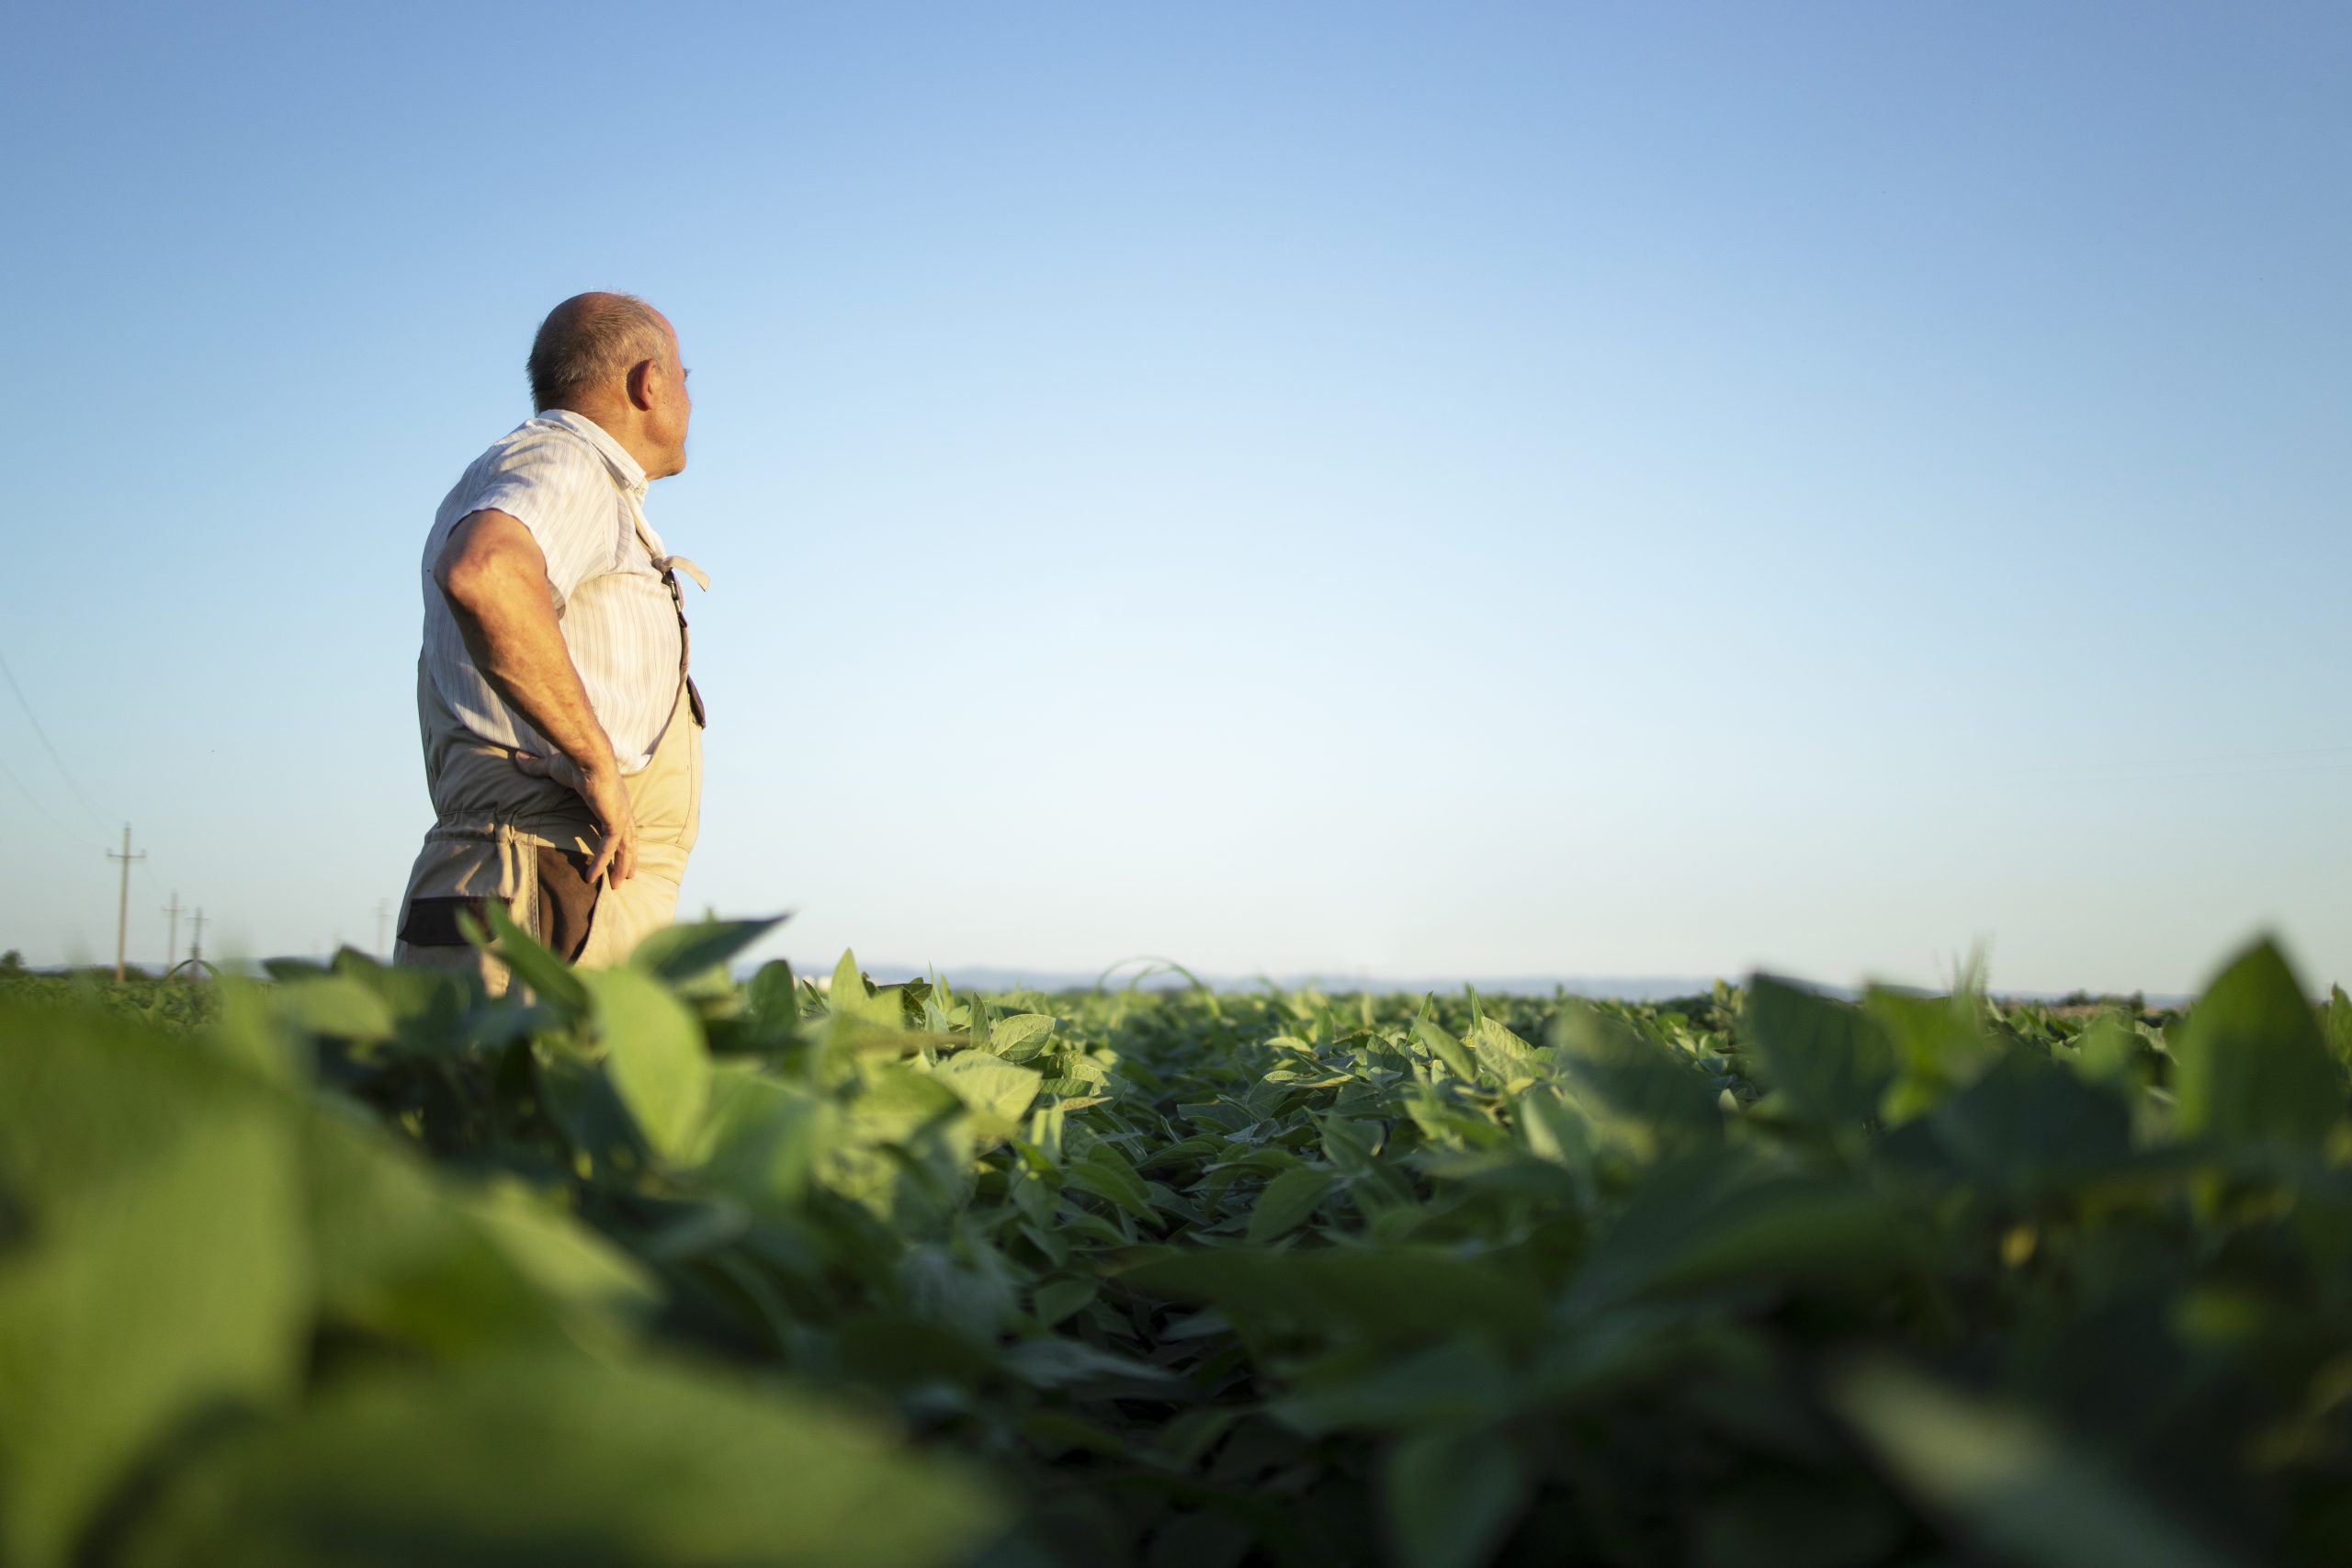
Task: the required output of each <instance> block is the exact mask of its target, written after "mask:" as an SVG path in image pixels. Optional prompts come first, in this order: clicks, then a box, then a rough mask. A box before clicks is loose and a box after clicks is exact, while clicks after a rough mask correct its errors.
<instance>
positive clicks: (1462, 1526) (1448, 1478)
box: [1381, 1427, 1527, 1568]
mask: <svg viewBox="0 0 2352 1568" xmlns="http://www.w3.org/2000/svg"><path fill="white" fill-rule="evenodd" d="M1381 1491H1382V1501H1383V1503H1384V1504H1385V1507H1386V1513H1387V1517H1388V1527H1389V1530H1390V1532H1391V1535H1392V1538H1393V1539H1392V1551H1393V1555H1394V1557H1395V1560H1396V1562H1397V1564H1398V1568H1477V1564H1479V1563H1482V1562H1487V1560H1488V1559H1489V1558H1491V1557H1492V1556H1493V1555H1494V1552H1495V1550H1496V1549H1497V1548H1498V1546H1500V1545H1501V1544H1502V1540H1503V1538H1504V1537H1505V1536H1506V1535H1508V1534H1509V1533H1510V1527H1511V1526H1512V1525H1513V1524H1514V1523H1515V1522H1517V1520H1518V1518H1519V1515H1520V1513H1521V1510H1522V1509H1523V1508H1524V1507H1525V1506H1526V1501H1527V1479H1526V1475H1525V1473H1524V1472H1523V1470H1522V1468H1521V1461H1520V1457H1519V1450H1518V1448H1517V1447H1516V1446H1515V1445H1514V1444H1513V1443H1512V1442H1511V1441H1510V1437H1509V1435H1508V1434H1507V1433H1504V1432H1502V1431H1500V1430H1498V1429H1496V1428H1492V1427H1489V1428H1487V1429H1485V1430H1482V1431H1477V1432H1470V1433H1456V1432H1450V1431H1443V1430H1440V1431H1434V1432H1423V1433H1419V1434H1418V1435H1416V1436H1414V1437H1410V1438H1405V1439H1404V1440H1403V1441H1402V1442H1399V1443H1397V1445H1396V1446H1395V1447H1393V1448H1391V1449H1390V1450H1388V1458H1387V1462H1386V1464H1385V1466H1383V1472H1382V1488H1381Z"/></svg>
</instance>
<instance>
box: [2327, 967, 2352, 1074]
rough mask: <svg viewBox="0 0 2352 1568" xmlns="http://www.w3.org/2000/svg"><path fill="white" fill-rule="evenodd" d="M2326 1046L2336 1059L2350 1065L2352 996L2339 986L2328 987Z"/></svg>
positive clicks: (2351, 1064)
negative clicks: (2347, 994)
mask: <svg viewBox="0 0 2352 1568" xmlns="http://www.w3.org/2000/svg"><path fill="white" fill-rule="evenodd" d="M2327 1046H2328V1049H2329V1050H2331V1051H2333V1052H2335V1059H2336V1060H2337V1061H2339V1062H2341V1063H2343V1064H2344V1065H2345V1066H2347V1067H2352V997H2347V996H2346V995H2345V994H2344V987H2341V986H2331V987H2328V997H2327Z"/></svg>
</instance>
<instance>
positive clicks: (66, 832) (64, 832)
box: [0, 757, 86, 841]
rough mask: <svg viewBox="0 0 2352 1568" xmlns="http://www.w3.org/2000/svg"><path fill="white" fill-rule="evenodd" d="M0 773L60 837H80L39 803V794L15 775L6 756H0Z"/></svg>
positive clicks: (15, 772)
mask: <svg viewBox="0 0 2352 1568" xmlns="http://www.w3.org/2000/svg"><path fill="white" fill-rule="evenodd" d="M0 775H5V776H6V779H7V781H8V782H9V783H10V784H15V785H16V786H17V793H18V794H19V795H23V796H24V797H25V798H26V799H27V800H28V801H30V802H31V803H32V808H33V809H34V810H35V811H38V812H40V815H41V819H42V820H43V821H45V822H47V823H48V824H49V825H50V826H51V827H52V828H54V829H57V833H58V836H59V837H60V838H63V839H79V838H81V837H82V835H81V834H79V833H77V832H75V831H74V829H71V828H68V827H67V826H66V825H65V824H64V823H62V822H60V821H59V820H58V819H57V818H56V817H54V816H53V815H51V812H50V809H49V807H46V806H43V805H42V804H41V803H40V796H39V795H35V794H34V793H33V792H32V790H31V789H30V788H28V786H27V785H26V784H25V781H24V780H22V779H20V778H18V777H17V770H16V769H14V768H12V767H10V766H9V765H8V760H7V759H6V757H0ZM85 841H86V840H85Z"/></svg>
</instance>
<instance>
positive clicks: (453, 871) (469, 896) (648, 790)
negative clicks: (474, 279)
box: [392, 532, 704, 996]
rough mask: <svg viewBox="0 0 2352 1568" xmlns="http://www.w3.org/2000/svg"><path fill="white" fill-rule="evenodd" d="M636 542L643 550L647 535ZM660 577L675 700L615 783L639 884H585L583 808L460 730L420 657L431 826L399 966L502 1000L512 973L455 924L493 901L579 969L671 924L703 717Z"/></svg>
mask: <svg viewBox="0 0 2352 1568" xmlns="http://www.w3.org/2000/svg"><path fill="white" fill-rule="evenodd" d="M639 541H640V542H646V540H645V535H644V534H643V533H642V532H640V533H639ZM647 548H648V553H649V554H650V553H651V547H650V543H648V544H647ZM673 559H674V558H673ZM656 564H657V565H659V566H661V567H662V569H663V570H662V576H663V580H664V581H666V582H667V584H668V585H669V589H670V597H671V600H672V603H673V604H674V605H675V606H676V607H677V611H678V638H679V649H680V659H679V667H678V698H677V702H676V705H674V706H673V709H672V710H671V714H670V721H669V723H668V725H667V726H665V727H664V728H663V729H662V738H661V739H660V740H659V741H657V742H656V743H655V745H654V748H653V757H652V761H650V762H648V763H647V764H646V765H645V766H644V767H643V768H641V769H639V771H638V772H637V773H629V774H625V775H623V777H622V780H621V782H622V784H624V785H625V786H627V788H628V802H629V808H630V810H631V812H632V813H633V814H634V815H635V817H636V818H637V871H636V874H634V875H632V876H631V877H630V878H629V879H628V881H627V882H624V883H622V884H621V885H620V886H618V887H614V886H609V885H608V884H605V883H602V882H600V883H598V884H597V885H596V886H590V885H588V884H587V883H586V882H585V881H584V880H583V879H582V874H583V873H584V872H585V871H586V869H587V866H588V863H589V861H590V859H591V858H592V855H593V847H594V844H595V842H596V827H595V818H594V816H593V815H592V814H591V813H590V812H589V810H588V807H587V803H586V802H585V801H583V800H582V799H581V797H580V795H579V793H578V792H577V791H575V790H573V789H572V788H571V786H569V785H567V784H559V783H557V782H556V781H555V780H553V779H542V778H534V777H532V776H531V775H529V774H527V773H524V772H523V771H522V770H521V769H520V768H518V767H516V766H515V753H514V752H513V751H512V750H509V749H507V748H506V747H503V746H498V745H493V744H492V743H491V742H489V741H487V740H484V739H481V737H480V736H478V735H476V734H474V733H473V732H472V731H471V730H469V729H468V728H466V727H465V725H464V724H463V723H462V722H460V721H459V719H458V716H457V715H456V714H454V713H452V712H451V711H450V709H449V705H448V704H447V702H445V701H443V700H442V696H441V693H440V690H439V688H437V687H436V686H435V685H434V683H433V678H432V675H431V674H430V673H429V672H428V671H426V669H425V667H424V660H423V659H422V658H421V657H420V658H419V659H418V660H417V667H416V716H417V725H418V728H420V730H421V731H422V732H423V738H424V778H425V785H426V788H427V789H428V790H430V791H431V793H432V796H433V811H434V816H435V818H436V820H435V823H434V825H433V827H432V828H431V829H428V830H427V831H426V833H425V835H424V848H423V849H422V850H421V851H419V852H418V853H417V857H416V864H415V867H414V868H413V870H411V872H410V873H409V879H408V890H407V892H406V893H405V894H404V895H403V896H402V897H401V919H400V925H399V927H398V930H399V931H400V941H399V942H398V944H397V945H396V946H395V947H394V949H393V953H392V957H393V962H395V963H397V964H420V965H424V966H428V967H432V968H438V969H453V970H458V971H461V972H470V973H473V974H477V975H480V976H481V978H482V982H483V984H484V985H485V986H486V987H488V988H489V990H490V994H491V995H492V996H497V995H500V994H502V993H503V991H504V990H505V989H506V966H505V965H504V964H501V963H499V962H498V961H497V960H495V959H492V958H487V957H485V956H484V955H483V954H481V953H479V952H477V951H476V950H475V949H474V948H473V947H472V946H471V945H470V944H469V943H468V942H466V940H465V937H464V935H463V933H462V931H460V929H459V927H458V915H459V914H460V913H466V914H469V915H471V916H472V918H473V919H475V920H476V921H480V920H481V918H482V916H481V906H482V904H483V903H484V902H485V901H486V900H490V899H496V900H498V901H499V902H500V903H502V904H503V905H504V906H505V908H506V912H507V914H508V915H509V916H510V917H511V918H512V919H514V921H515V924H517V925H519V926H521V927H522V928H523V929H524V930H525V931H529V932H531V933H532V934H533V935H534V936H537V938H538V939H539V940H540V941H541V942H546V943H547V944H548V946H550V947H553V948H554V949H555V950H556V951H557V953H560V954H561V955H562V956H563V957H566V958H569V959H571V961H572V962H574V963H576V964H616V963H618V962H619V961H620V960H622V959H624V958H626V957H628V953H629V951H630V950H631V949H632V948H634V947H635V946H636V945H637V943H638V939H639V938H640V937H642V936H644V935H645V933H646V932H648V931H652V930H654V929H656V928H657V927H661V926H666V925H668V924H670V923H671V922H672V921H673V919H676V917H677V910H678V884H679V882H680V880H681V879H682V878H684V875H685V873H686V856H687V854H688V853H689V852H691V851H692V850H693V849H694V847H695V834H696V833H697V832H698V831H699V830H700V828H701V825H702V731H703V726H704V715H703V708H702V697H701V694H700V693H698V692H697V691H696V690H695V684H694V682H693V680H692V679H691V678H690V677H689V676H688V674H687V672H686V663H687V660H686V657H685V653H686V644H687V637H686V632H685V624H686V616H685V607H684V594H683V593H682V592H681V591H680V589H679V586H678V579H677V572H676V570H674V569H673V567H672V566H671V564H670V560H668V559H663V558H659V557H657V558H656ZM680 564H683V565H684V566H685V567H686V569H687V570H689V571H693V570H694V568H693V566H692V563H690V562H683V561H682V562H680ZM695 576H696V577H697V579H698V580H699V577H700V574H699V573H698V572H697V573H695Z"/></svg>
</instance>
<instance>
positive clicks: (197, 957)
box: [187, 908, 204, 979]
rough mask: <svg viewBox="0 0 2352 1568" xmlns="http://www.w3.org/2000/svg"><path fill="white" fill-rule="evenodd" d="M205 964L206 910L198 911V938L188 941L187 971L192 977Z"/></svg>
mask: <svg viewBox="0 0 2352 1568" xmlns="http://www.w3.org/2000/svg"><path fill="white" fill-rule="evenodd" d="M203 964H204V911H203V910H202V909H200V908H199V909H198V910H197V912H196V940H195V941H193V942H189V943H188V948H187V972H188V976H189V977H190V978H191V979H193V978H194V977H195V976H196V973H197V971H198V969H199V968H201V967H202V965H203Z"/></svg>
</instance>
